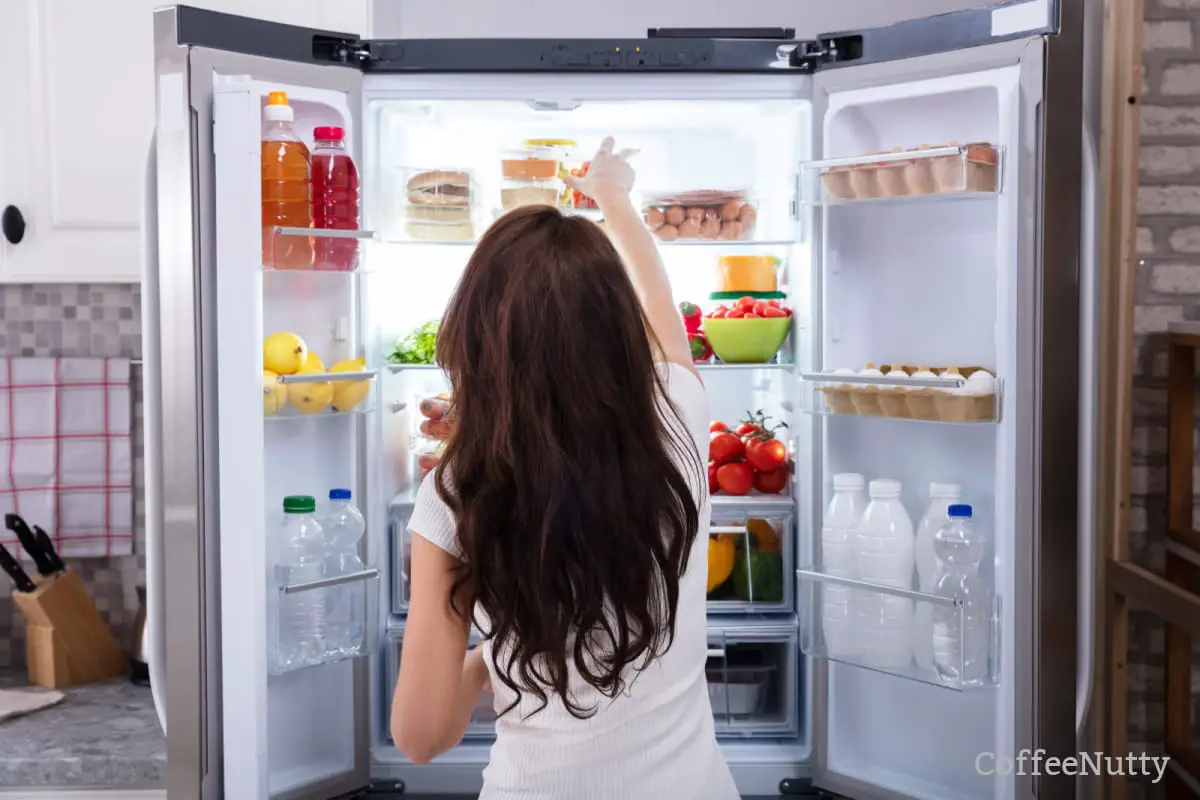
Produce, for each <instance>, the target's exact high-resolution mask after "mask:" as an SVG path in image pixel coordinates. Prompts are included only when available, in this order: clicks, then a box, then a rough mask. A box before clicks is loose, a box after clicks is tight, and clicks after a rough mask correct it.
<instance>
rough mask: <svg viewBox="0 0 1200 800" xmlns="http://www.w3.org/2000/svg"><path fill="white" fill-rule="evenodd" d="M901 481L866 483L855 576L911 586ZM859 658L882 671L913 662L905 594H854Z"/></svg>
mask: <svg viewBox="0 0 1200 800" xmlns="http://www.w3.org/2000/svg"><path fill="white" fill-rule="evenodd" d="M900 489H901V487H900V482H899V481H894V480H874V481H871V483H870V486H869V492H870V495H871V502H870V503H868V504H867V510H866V511H865V512H864V513H863V516H862V520H861V521H860V522H859V524H858V534H857V536H856V537H855V543H856V547H857V553H856V561H857V563H858V576H859V578H861V579H862V580H863V581H866V582H867V583H874V584H877V585H879V586H890V587H893V588H896V589H912V581H913V525H912V520H911V519H909V516H908V512H907V511H905V510H904V505H903V504H902V503H901V502H900ZM854 605H855V609H856V614H855V616H856V618H857V622H858V626H857V627H858V636H857V645H858V649H859V660H860V661H862V662H863V663H864V664H867V665H869V666H873V667H879V668H883V669H901V668H904V667H907V666H909V665H910V664H911V663H912V616H913V608H912V601H911V600H909V599H908V598H906V597H896V596H895V595H890V594H884V593H883V592H872V591H867V590H859V591H857V592H855V604H854Z"/></svg>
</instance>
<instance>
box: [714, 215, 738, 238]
mask: <svg viewBox="0 0 1200 800" xmlns="http://www.w3.org/2000/svg"><path fill="white" fill-rule="evenodd" d="M717 238H719V239H724V240H726V241H728V242H734V241H737V240H738V239H740V238H742V223H740V222H738V221H737V220H734V221H733V222H722V223H721V232H720V233H719V234H718V235H717Z"/></svg>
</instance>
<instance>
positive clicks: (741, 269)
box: [717, 255, 780, 293]
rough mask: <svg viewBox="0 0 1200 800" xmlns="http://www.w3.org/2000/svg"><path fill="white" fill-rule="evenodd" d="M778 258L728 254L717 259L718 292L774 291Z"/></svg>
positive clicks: (776, 284)
mask: <svg viewBox="0 0 1200 800" xmlns="http://www.w3.org/2000/svg"><path fill="white" fill-rule="evenodd" d="M779 263H780V262H779V259H778V258H776V257H775V256H767V255H728V256H721V258H720V259H718V261H717V291H718V292H744V293H751V292H776V291H778V290H779V281H778V278H777V275H776V270H777V269H778V268H779Z"/></svg>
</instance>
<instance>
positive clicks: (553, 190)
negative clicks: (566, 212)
mask: <svg viewBox="0 0 1200 800" xmlns="http://www.w3.org/2000/svg"><path fill="white" fill-rule="evenodd" d="M560 186H561V184H559V182H558V181H557V180H539V181H505V182H504V183H503V184H501V186H500V205H501V207H503V208H504V210H505V211H508V210H510V209H513V208H518V207H520V206H533V205H544V206H556V205H558V198H559V189H560Z"/></svg>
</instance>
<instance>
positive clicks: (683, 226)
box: [679, 217, 700, 239]
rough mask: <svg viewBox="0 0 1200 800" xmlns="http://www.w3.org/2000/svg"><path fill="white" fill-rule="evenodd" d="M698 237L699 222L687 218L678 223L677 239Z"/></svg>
mask: <svg viewBox="0 0 1200 800" xmlns="http://www.w3.org/2000/svg"><path fill="white" fill-rule="evenodd" d="M699 235H700V220H698V219H692V218H691V217H688V218H687V219H685V220H684V221H683V222H681V223H679V238H681V239H695V238H696V237H697V236H699Z"/></svg>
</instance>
